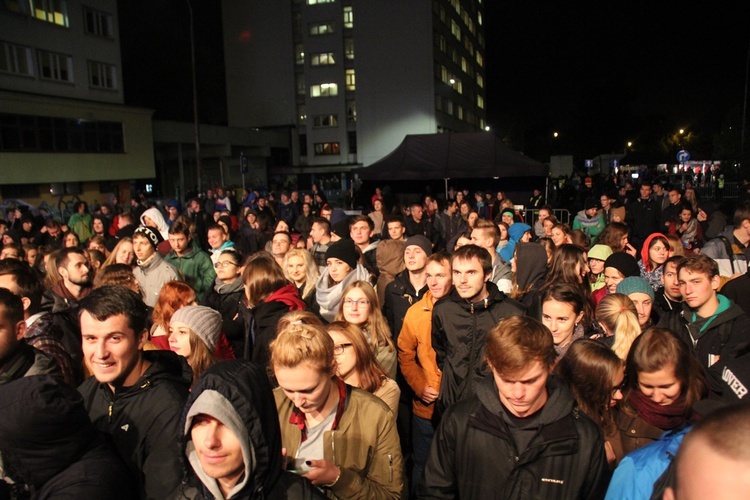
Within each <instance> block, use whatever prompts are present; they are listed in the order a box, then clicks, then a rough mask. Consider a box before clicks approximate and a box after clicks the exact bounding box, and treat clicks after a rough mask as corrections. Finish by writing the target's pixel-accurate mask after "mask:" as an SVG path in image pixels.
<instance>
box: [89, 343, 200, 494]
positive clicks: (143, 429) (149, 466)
mask: <svg viewBox="0 0 750 500" xmlns="http://www.w3.org/2000/svg"><path fill="white" fill-rule="evenodd" d="M142 356H143V357H144V359H146V360H147V361H149V362H151V366H149V367H148V369H147V370H146V372H145V373H144V374H143V376H141V378H140V379H138V381H137V382H136V383H135V384H134V385H133V386H132V387H127V388H122V389H121V390H118V391H117V392H115V393H113V392H112V390H111V389H110V388H109V385H108V384H100V383H99V382H98V381H97V380H96V378H94V377H90V378H89V379H88V380H86V381H85V382H84V383H83V384H81V386H80V387H79V388H78V391H79V392H80V393H81V394H82V395H83V402H84V404H85V405H86V409H87V410H88V412H89V417H91V421H92V422H93V423H94V425H95V426H96V427H97V428H98V429H99V430H101V431H103V432H104V433H105V434H109V435H110V436H112V440H113V441H114V444H115V447H116V448H117V451H118V452H119V453H120V456H121V457H122V459H123V460H124V461H125V463H126V464H127V465H128V467H129V468H130V470H131V471H132V473H133V474H134V475H135V476H136V477H138V484H139V486H140V488H141V497H142V498H173V497H174V495H175V492H176V490H177V489H178V488H179V485H180V477H181V468H180V462H179V458H178V457H177V453H176V447H175V443H178V442H179V438H180V434H179V432H178V428H177V424H178V422H179V419H180V410H181V409H182V406H183V404H184V402H185V400H186V399H187V395H188V391H189V388H190V384H191V382H192V379H193V372H192V371H191V370H190V367H189V366H188V364H187V362H185V358H183V357H181V356H178V355H177V354H175V353H173V352H171V351H144V352H143V353H142Z"/></svg>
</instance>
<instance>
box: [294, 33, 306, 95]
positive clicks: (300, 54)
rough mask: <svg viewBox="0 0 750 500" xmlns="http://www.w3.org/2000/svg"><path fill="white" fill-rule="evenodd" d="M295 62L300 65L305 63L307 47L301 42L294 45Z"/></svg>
mask: <svg viewBox="0 0 750 500" xmlns="http://www.w3.org/2000/svg"><path fill="white" fill-rule="evenodd" d="M294 63H295V64H298V65H301V64H305V47H304V46H303V45H302V44H301V43H298V44H295V46H294ZM303 93H304V92H303Z"/></svg>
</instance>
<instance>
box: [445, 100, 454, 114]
mask: <svg viewBox="0 0 750 500" xmlns="http://www.w3.org/2000/svg"><path fill="white" fill-rule="evenodd" d="M445 112H446V113H448V114H449V115H451V116H453V101H446V103H445Z"/></svg>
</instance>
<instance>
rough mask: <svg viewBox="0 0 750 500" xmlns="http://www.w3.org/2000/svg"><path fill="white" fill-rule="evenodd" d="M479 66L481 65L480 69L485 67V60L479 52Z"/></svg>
mask: <svg viewBox="0 0 750 500" xmlns="http://www.w3.org/2000/svg"><path fill="white" fill-rule="evenodd" d="M477 64H478V65H479V67H482V66H484V58H483V57H482V54H481V53H480V52H479V51H477Z"/></svg>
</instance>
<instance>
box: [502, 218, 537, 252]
mask: <svg viewBox="0 0 750 500" xmlns="http://www.w3.org/2000/svg"><path fill="white" fill-rule="evenodd" d="M526 231H531V226H529V225H528V224H524V223H522V222H516V223H515V224H511V225H510V227H509V228H508V244H507V245H505V248H503V249H502V250H500V257H501V258H502V259H503V260H504V261H505V262H510V260H511V259H512V258H513V252H515V250H516V245H517V244H518V240H520V239H521V237H522V236H523V235H524V233H525V232H526Z"/></svg>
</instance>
